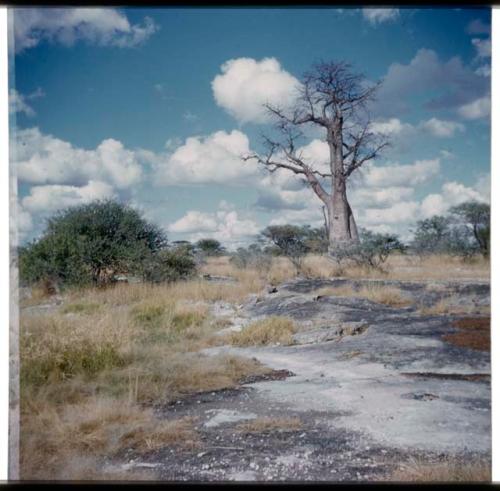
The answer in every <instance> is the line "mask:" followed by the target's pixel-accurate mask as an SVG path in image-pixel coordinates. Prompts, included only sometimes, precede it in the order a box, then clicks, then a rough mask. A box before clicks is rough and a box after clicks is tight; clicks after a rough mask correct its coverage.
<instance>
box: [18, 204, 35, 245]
mask: <svg viewBox="0 0 500 491" xmlns="http://www.w3.org/2000/svg"><path fill="white" fill-rule="evenodd" d="M16 206H17V210H16V211H17V213H16V217H15V220H16V221H15V224H16V226H17V233H18V243H19V242H22V241H23V240H24V239H25V238H26V237H27V236H28V235H29V233H30V232H31V230H32V229H33V218H32V216H31V213H30V212H29V211H28V210H26V209H25V208H24V207H23V205H22V204H21V203H19V202H17V203H16Z"/></svg>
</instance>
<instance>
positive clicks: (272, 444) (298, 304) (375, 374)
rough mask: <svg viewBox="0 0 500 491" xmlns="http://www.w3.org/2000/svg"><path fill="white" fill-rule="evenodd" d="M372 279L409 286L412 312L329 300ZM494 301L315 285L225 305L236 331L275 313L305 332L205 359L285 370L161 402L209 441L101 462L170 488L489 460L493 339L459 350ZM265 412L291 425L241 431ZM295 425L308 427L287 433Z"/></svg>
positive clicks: (475, 295)
mask: <svg viewBox="0 0 500 491" xmlns="http://www.w3.org/2000/svg"><path fill="white" fill-rule="evenodd" d="M373 283H376V285H378V286H380V287H384V286H390V287H391V288H397V289H399V290H400V293H401V295H402V296H404V297H405V298H407V299H408V306H405V307H394V306H391V305H387V304H381V303H378V302H374V301H371V300H368V299H367V298H362V297H360V296H353V295H350V296H338V295H335V294H324V293H321V294H318V291H319V290H321V289H323V291H324V289H325V288H332V289H335V288H339V287H345V286H348V287H350V288H352V289H353V290H357V289H358V290H359V289H360V288H362V287H366V286H367V285H368V286H369V285H372V286H373ZM271 291H272V290H271ZM439 303H440V306H439V308H437V307H436V305H437V304H439ZM488 306H489V284H488V283H487V282H478V281H475V282H466V283H464V282H461V283H453V282H442V281H441V282H436V283H433V284H431V285H429V283H424V282H415V281H412V282H402V281H396V280H391V281H375V280H373V281H366V280H307V279H305V280H296V281H291V282H289V283H286V284H284V285H281V286H280V287H278V288H277V291H275V292H274V293H264V294H261V295H255V296H254V297H253V298H251V299H250V301H247V302H246V303H244V304H243V305H242V306H240V307H239V308H233V307H232V306H231V305H228V304H223V303H219V304H216V306H215V308H214V309H213V312H214V314H215V315H218V316H220V317H221V318H224V319H226V320H227V319H230V322H231V323H232V325H230V326H229V327H225V328H224V330H225V331H228V330H229V331H238V330H241V329H244V328H245V325H247V324H248V323H250V322H251V321H253V320H255V319H260V318H265V317H268V316H272V315H282V316H287V317H290V318H292V319H293V320H294V321H295V322H296V323H297V324H298V325H299V326H300V330H299V332H298V333H297V334H296V335H295V343H294V344H293V345H291V346H280V345H271V346H265V347H245V348H238V347H234V346H227V345H224V346H218V347H215V348H209V349H206V350H205V351H204V352H205V353H207V354H216V353H220V352H228V353H232V354H239V355H244V356H247V357H255V358H257V359H258V360H259V361H261V362H263V363H265V364H266V365H268V366H270V367H271V368H273V369H275V370H278V372H276V376H274V377H273V376H271V377H267V378H258V377H257V379H255V380H247V381H246V382H248V383H244V384H242V385H241V386H240V387H238V388H236V389H231V390H223V391H216V392H207V393H202V394H197V395H194V396H191V397H189V398H187V399H182V400H179V401H178V402H174V403H173V404H170V405H168V406H159V407H157V408H156V411H157V413H158V414H159V415H161V416H162V417H164V418H166V419H177V418H179V417H182V416H189V417H193V418H194V421H195V429H196V431H197V432H198V434H199V444H198V446H197V447H196V448H191V449H183V450H181V449H180V448H179V449H177V448H172V447H165V448H164V449H161V450H157V451H152V452H150V453H147V454H146V455H145V456H144V455H143V456H141V457H139V456H138V455H134V453H133V452H126V451H124V453H122V455H121V456H120V458H118V459H114V460H113V461H112V462H111V461H106V462H103V466H104V467H108V468H113V469H124V468H126V469H137V471H139V470H140V469H153V470H154V472H155V473H156V475H157V476H158V479H161V480H168V481H172V480H173V481H177V480H181V481H182V480H187V481H269V480H273V481H274V480H286V481H343V482H352V481H356V482H359V481H374V480H387V479H391V476H392V475H394V474H393V473H394V472H395V471H398V470H400V471H401V469H400V468H401V467H404V464H405V463H406V462H409V461H411V460H412V459H419V460H420V461H422V462H425V463H427V464H439V463H440V462H445V463H446V462H447V461H449V460H450V459H455V461H456V460H457V459H458V460H459V461H463V462H466V463H469V464H470V463H471V462H472V463H473V462H487V463H489V461H490V455H491V409H490V380H489V379H490V352H489V345H486V344H484V343H479V345H478V344H477V343H474V342H467V339H472V340H474V339H475V338H474V336H470V335H468V336H466V337H465V338H466V339H465V340H464V336H459V342H454V340H456V339H457V336H456V335H457V334H460V330H461V329H462V331H463V330H464V325H465V324H466V325H467V326H468V329H472V330H474V329H475V327H474V323H473V322H472V327H471V321H470V319H473V320H474V319H478V324H477V329H478V332H479V331H481V336H484V330H485V329H484V326H485V323H487V322H488V321H487V320H486V319H488V314H487V310H488ZM432 308H434V311H435V313H431V314H427V313H425V312H426V310H425V309H429V310H428V311H430V312H432ZM464 318H467V319H468V321H466V322H465V324H464V321H463V319H464ZM461 320H462V322H460V321H461ZM457 322H458V323H457ZM469 332H470V331H469ZM259 418H265V419H267V420H268V421H269V420H274V421H278V420H280V421H283V420H284V421H285V423H283V424H281V425H280V424H278V423H276V424H275V425H274V427H272V428H271V429H267V430H266V429H265V428H264V427H265V425H263V428H264V429H263V430H262V431H261V432H259V431H256V432H245V431H242V429H241V428H242V423H244V422H248V421H256V420H259ZM292 419H293V420H294V421H297V419H298V420H300V424H299V425H297V424H294V425H290V428H287V426H286V421H290V420H292ZM256 426H257V427H258V425H256ZM271 426H272V425H271ZM403 474H404V472H403ZM398 476H399V477H398V480H405V479H404V477H403V478H402V477H401V472H400V473H399V474H398Z"/></svg>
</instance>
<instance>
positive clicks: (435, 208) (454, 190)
mask: <svg viewBox="0 0 500 491" xmlns="http://www.w3.org/2000/svg"><path fill="white" fill-rule="evenodd" d="M485 179H486V178H485V177H484V176H483V177H481V178H480V180H479V181H478V183H477V184H476V186H480V187H481V186H484V183H485ZM470 200H474V201H479V202H488V201H489V196H488V194H486V193H482V192H480V191H479V190H478V189H476V188H473V187H472V188H471V187H467V186H464V185H463V184H461V183H458V182H456V181H452V182H446V183H444V184H443V186H442V188H441V193H440V194H429V195H428V196H427V197H426V198H425V199H424V200H423V201H422V204H421V216H422V218H429V217H431V216H433V215H443V214H444V213H446V211H447V210H448V209H449V208H450V207H452V206H456V205H459V204H460V203H463V202H465V201H470Z"/></svg>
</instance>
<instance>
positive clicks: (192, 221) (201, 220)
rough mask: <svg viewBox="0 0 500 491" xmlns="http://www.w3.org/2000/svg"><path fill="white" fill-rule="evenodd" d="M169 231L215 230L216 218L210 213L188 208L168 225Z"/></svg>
mask: <svg viewBox="0 0 500 491" xmlns="http://www.w3.org/2000/svg"><path fill="white" fill-rule="evenodd" d="M168 229H169V231H170V232H178V233H187V232H215V231H216V230H217V220H216V218H215V216H214V215H213V214H211V213H203V212H201V211H196V210H190V211H188V212H187V213H186V214H185V215H184V216H183V217H182V218H179V220H177V221H176V222H174V223H172V224H171V225H170V226H169V228H168Z"/></svg>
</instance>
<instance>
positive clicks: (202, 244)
mask: <svg viewBox="0 0 500 491" xmlns="http://www.w3.org/2000/svg"><path fill="white" fill-rule="evenodd" d="M195 251H196V252H198V253H200V254H201V255H202V256H222V255H223V254H224V253H225V251H226V250H225V248H224V247H223V246H222V244H221V243H220V242H219V241H218V240H215V239H200V240H199V241H198V242H196V244H195Z"/></svg>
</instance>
